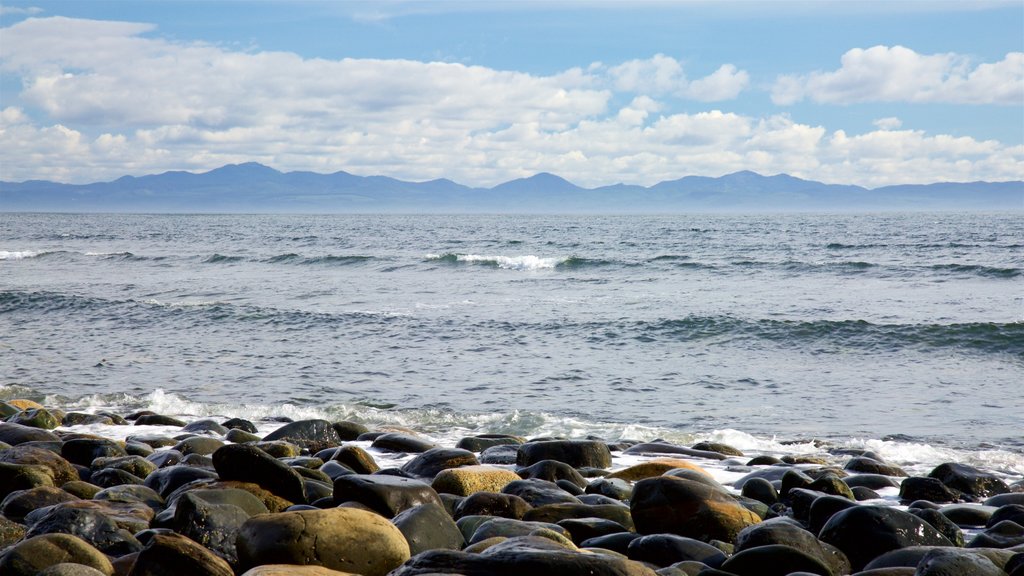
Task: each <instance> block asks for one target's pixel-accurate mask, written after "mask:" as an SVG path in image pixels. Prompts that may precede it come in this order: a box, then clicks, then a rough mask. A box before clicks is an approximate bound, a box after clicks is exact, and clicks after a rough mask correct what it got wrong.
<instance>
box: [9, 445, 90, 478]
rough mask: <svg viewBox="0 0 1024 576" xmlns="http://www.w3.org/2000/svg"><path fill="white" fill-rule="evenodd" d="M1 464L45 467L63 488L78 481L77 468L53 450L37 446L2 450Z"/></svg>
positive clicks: (22, 446) (21, 446)
mask: <svg viewBox="0 0 1024 576" xmlns="http://www.w3.org/2000/svg"><path fill="white" fill-rule="evenodd" d="M0 462H9V463H12V464H35V465H37V466H45V467H47V468H49V469H50V471H51V472H52V473H53V474H52V477H53V483H54V485H55V486H61V485H63V484H64V483H66V482H71V481H74V480H78V471H77V470H75V467H74V466H72V465H71V463H70V462H68V461H67V460H65V459H64V458H62V457H61V456H60V454H57V453H55V452H53V451H52V450H47V449H45V448H39V447H37V446H32V445H28V444H25V445H19V446H11V447H10V448H8V449H6V450H0Z"/></svg>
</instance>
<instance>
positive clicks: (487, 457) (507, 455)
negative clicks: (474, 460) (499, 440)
mask: <svg viewBox="0 0 1024 576" xmlns="http://www.w3.org/2000/svg"><path fill="white" fill-rule="evenodd" d="M519 446H520V445H519V444H506V445H501V446H491V447H490V448H485V449H484V451H483V452H481V453H480V463H481V464H515V463H516V458H517V457H518V456H519Z"/></svg>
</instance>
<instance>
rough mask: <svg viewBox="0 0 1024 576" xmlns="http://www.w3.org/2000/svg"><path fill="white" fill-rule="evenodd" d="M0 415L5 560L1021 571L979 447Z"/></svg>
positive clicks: (129, 568) (1012, 532)
mask: <svg viewBox="0 0 1024 576" xmlns="http://www.w3.org/2000/svg"><path fill="white" fill-rule="evenodd" d="M0 414H2V415H3V418H4V419H5V420H6V421H5V422H0V514H2V518H0V574H4V575H5V576H7V575H10V576H23V575H24V576H35V575H43V576H96V575H98V574H103V575H106V576H111V575H115V574H117V575H125V576H128V575H136V576H142V575H167V576H171V575H175V576H177V575H186V574H187V575H195V576H206V575H210V576H230V575H232V574H238V575H243V574H244V575H245V576H271V575H280V576H285V575H297V576H299V575H323V576H328V575H340V574H359V575H363V576H385V575H392V576H413V575H427V574H462V575H465V576H475V575H487V574H495V575H513V574H531V575H541V574H551V575H560V576H571V575H577V574H578V575H595V576H600V575H654V574H659V575H663V576H682V575H688V576H693V575H698V574H699V575H703V576H715V575H718V576H728V575H735V576H748V575H749V576H753V575H758V576H773V575H796V574H800V575H808V574H817V575H821V576H838V575H843V574H858V575H862V576H869V575H870V576H903V575H906V576H910V575H921V576H924V575H942V576H954V575H964V576H968V575H976V576H988V575H993V576H997V575H1010V576H1020V575H1022V574H1024V480H1022V478H1021V476H1020V474H1018V473H1015V472H1013V471H1012V470H1011V471H1009V472H1008V471H1007V470H1006V469H1002V470H988V469H979V468H976V467H974V466H971V465H969V464H966V463H962V462H939V463H927V468H928V469H925V467H922V465H918V466H915V467H913V468H911V469H904V468H902V467H901V466H900V465H899V464H898V463H892V462H888V461H886V459H885V458H884V457H883V456H882V455H880V454H878V453H875V452H873V451H871V450H868V449H851V448H848V447H837V446H834V445H830V444H829V443H828V442H815V441H813V440H809V441H806V442H793V443H790V444H789V446H790V447H792V449H791V450H787V451H786V453H785V454H783V453H774V454H773V453H770V452H767V451H760V452H758V453H751V452H750V451H747V453H744V451H741V450H739V449H737V448H736V447H734V446H730V445H728V444H725V443H722V442H715V441H704V442H699V443H695V444H692V445H689V446H685V445H681V444H678V443H671V442H668V441H665V440H662V439H653V440H650V441H639V440H629V439H625V438H615V439H608V438H594V437H587V438H555V437H539V438H523V437H518V436H515V435H511V434H473V435H469V436H464V437H461V438H459V439H458V440H456V441H444V442H439V441H438V440H437V439H436V437H435V436H436V435H427V434H422V433H420V432H418V431H415V430H411V429H408V428H403V427H398V426H391V425H377V426H374V425H369V426H368V425H367V423H360V422H355V421H334V422H332V421H328V420H325V419H306V420H295V421H290V419H289V418H287V417H283V416H282V417H276V418H275V417H269V418H267V419H266V420H263V421H259V422H258V423H254V422H252V421H249V420H246V419H243V418H237V417H235V418H222V419H211V418H197V419H191V420H185V419H179V418H177V417H174V416H168V415H163V414H157V413H154V412H153V411H149V410H143V411H138V412H135V413H132V414H116V413H113V412H108V411H103V410H93V411H65V410H62V409H61V408H60V407H58V406H43V405H41V404H39V403H36V402H34V401H32V400H25V399H10V400H8V401H6V402H2V403H0ZM257 424H258V425H257Z"/></svg>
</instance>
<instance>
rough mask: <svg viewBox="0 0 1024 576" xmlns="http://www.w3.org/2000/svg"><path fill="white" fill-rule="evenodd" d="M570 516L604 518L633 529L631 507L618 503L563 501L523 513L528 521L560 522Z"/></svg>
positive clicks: (627, 528)
mask: <svg viewBox="0 0 1024 576" xmlns="http://www.w3.org/2000/svg"><path fill="white" fill-rule="evenodd" d="M568 518H603V519H605V520H611V521H612V522H616V523H617V524H619V525H621V526H622V527H623V528H625V529H626V530H632V529H633V518H632V517H631V516H630V512H629V508H627V507H625V506H620V505H618V504H605V505H597V506H591V505H589V504H575V503H561V504H547V505H544V506H536V507H534V508H531V509H530V510H528V511H527V512H526V514H525V515H523V520H526V521H528V522H548V523H551V524H555V523H558V522H559V521H560V520H565V519H568Z"/></svg>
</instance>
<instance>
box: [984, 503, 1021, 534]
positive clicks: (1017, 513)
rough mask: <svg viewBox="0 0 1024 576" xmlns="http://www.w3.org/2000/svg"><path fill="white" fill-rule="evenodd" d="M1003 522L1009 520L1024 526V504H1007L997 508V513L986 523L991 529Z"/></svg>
mask: <svg viewBox="0 0 1024 576" xmlns="http://www.w3.org/2000/svg"><path fill="white" fill-rule="evenodd" d="M1003 520H1009V521H1011V522H1016V523H1017V524H1020V525H1021V526H1024V504H1006V505H1004V506H1000V507H999V508H996V511H995V512H993V513H992V516H990V517H989V519H988V521H987V522H985V526H986V527H987V528H991V527H992V526H995V525H996V524H998V523H1000V522H1002V521H1003Z"/></svg>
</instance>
